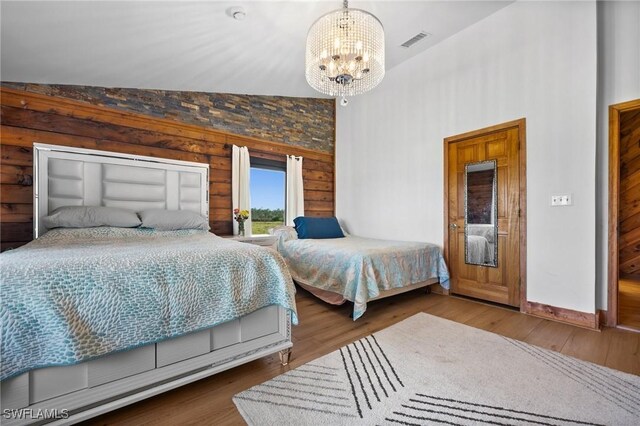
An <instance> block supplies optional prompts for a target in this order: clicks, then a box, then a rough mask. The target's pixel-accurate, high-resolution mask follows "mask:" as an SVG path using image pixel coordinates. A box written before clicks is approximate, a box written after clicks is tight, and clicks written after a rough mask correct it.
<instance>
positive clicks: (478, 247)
mask: <svg viewBox="0 0 640 426" xmlns="http://www.w3.org/2000/svg"><path fill="white" fill-rule="evenodd" d="M495 234H496V230H495V226H494V225H491V224H468V225H467V235H466V237H467V244H466V248H467V253H466V260H467V262H468V263H471V264H476V265H487V264H489V265H490V264H493V263H494V261H495V260H494V258H495V249H496V246H495V240H496V238H495Z"/></svg>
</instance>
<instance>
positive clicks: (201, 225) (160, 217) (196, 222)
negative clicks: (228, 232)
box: [138, 209, 209, 231]
mask: <svg viewBox="0 0 640 426" xmlns="http://www.w3.org/2000/svg"><path fill="white" fill-rule="evenodd" d="M138 215H139V216H140V219H142V227H143V228H153V229H156V230H158V231H177V230H180V229H201V230H203V231H208V230H209V223H208V222H207V218H206V217H204V216H202V215H201V214H199V213H196V212H191V211H188V210H164V209H151V210H143V211H141V212H138Z"/></svg>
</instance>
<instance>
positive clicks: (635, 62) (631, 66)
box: [596, 1, 640, 309]
mask: <svg viewBox="0 0 640 426" xmlns="http://www.w3.org/2000/svg"><path fill="white" fill-rule="evenodd" d="M638 98H640V2H639V1H633V2H630V1H605V2H598V141H597V147H596V153H597V155H596V158H597V169H596V179H597V187H596V198H597V205H596V206H597V210H596V223H597V235H596V245H597V252H596V277H597V289H596V290H597V292H596V300H597V303H596V306H597V307H598V309H607V286H608V282H607V270H608V269H607V253H608V250H609V247H608V226H609V225H608V221H609V214H608V210H609V208H608V203H609V105H612V104H616V103H620V102H625V101H630V100H633V99H638Z"/></svg>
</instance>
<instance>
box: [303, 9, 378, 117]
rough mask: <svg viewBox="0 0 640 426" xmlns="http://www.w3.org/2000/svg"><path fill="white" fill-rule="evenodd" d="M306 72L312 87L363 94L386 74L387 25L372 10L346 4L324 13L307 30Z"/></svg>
mask: <svg viewBox="0 0 640 426" xmlns="http://www.w3.org/2000/svg"><path fill="white" fill-rule="evenodd" d="M305 59H306V60H305V62H306V63H305V65H306V66H305V75H306V78H307V82H308V83H309V85H310V86H311V87H313V88H314V89H316V90H317V91H319V92H320V93H324V94H325V95H329V96H336V97H342V102H341V103H342V105H346V104H347V100H346V96H354V95H359V94H361V93H365V92H368V91H369V90H371V89H373V88H374V87H376V86H377V85H378V83H380V82H381V81H382V79H383V78H384V72H385V70H384V29H383V28H382V23H381V22H380V21H379V20H378V18H376V17H375V16H373V15H372V14H370V13H368V12H365V11H364V10H360V9H349V3H348V1H347V0H344V2H343V8H342V9H338V10H334V11H333V12H329V13H327V14H326V15H323V16H321V17H320V18H319V19H318V20H317V21H316V22H315V23H314V24H313V25H312V26H311V28H310V29H309V33H308V34H307V51H306V58H305Z"/></svg>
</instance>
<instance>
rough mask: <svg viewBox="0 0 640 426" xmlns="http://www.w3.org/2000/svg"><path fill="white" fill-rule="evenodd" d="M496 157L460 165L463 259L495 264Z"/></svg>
mask: <svg viewBox="0 0 640 426" xmlns="http://www.w3.org/2000/svg"><path fill="white" fill-rule="evenodd" d="M496 178H497V167H496V161H495V160H490V161H480V162H477V163H468V164H465V167H464V255H465V263H467V264H469V265H480V266H490V267H494V268H495V267H497V266H498V194H497V185H496Z"/></svg>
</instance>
